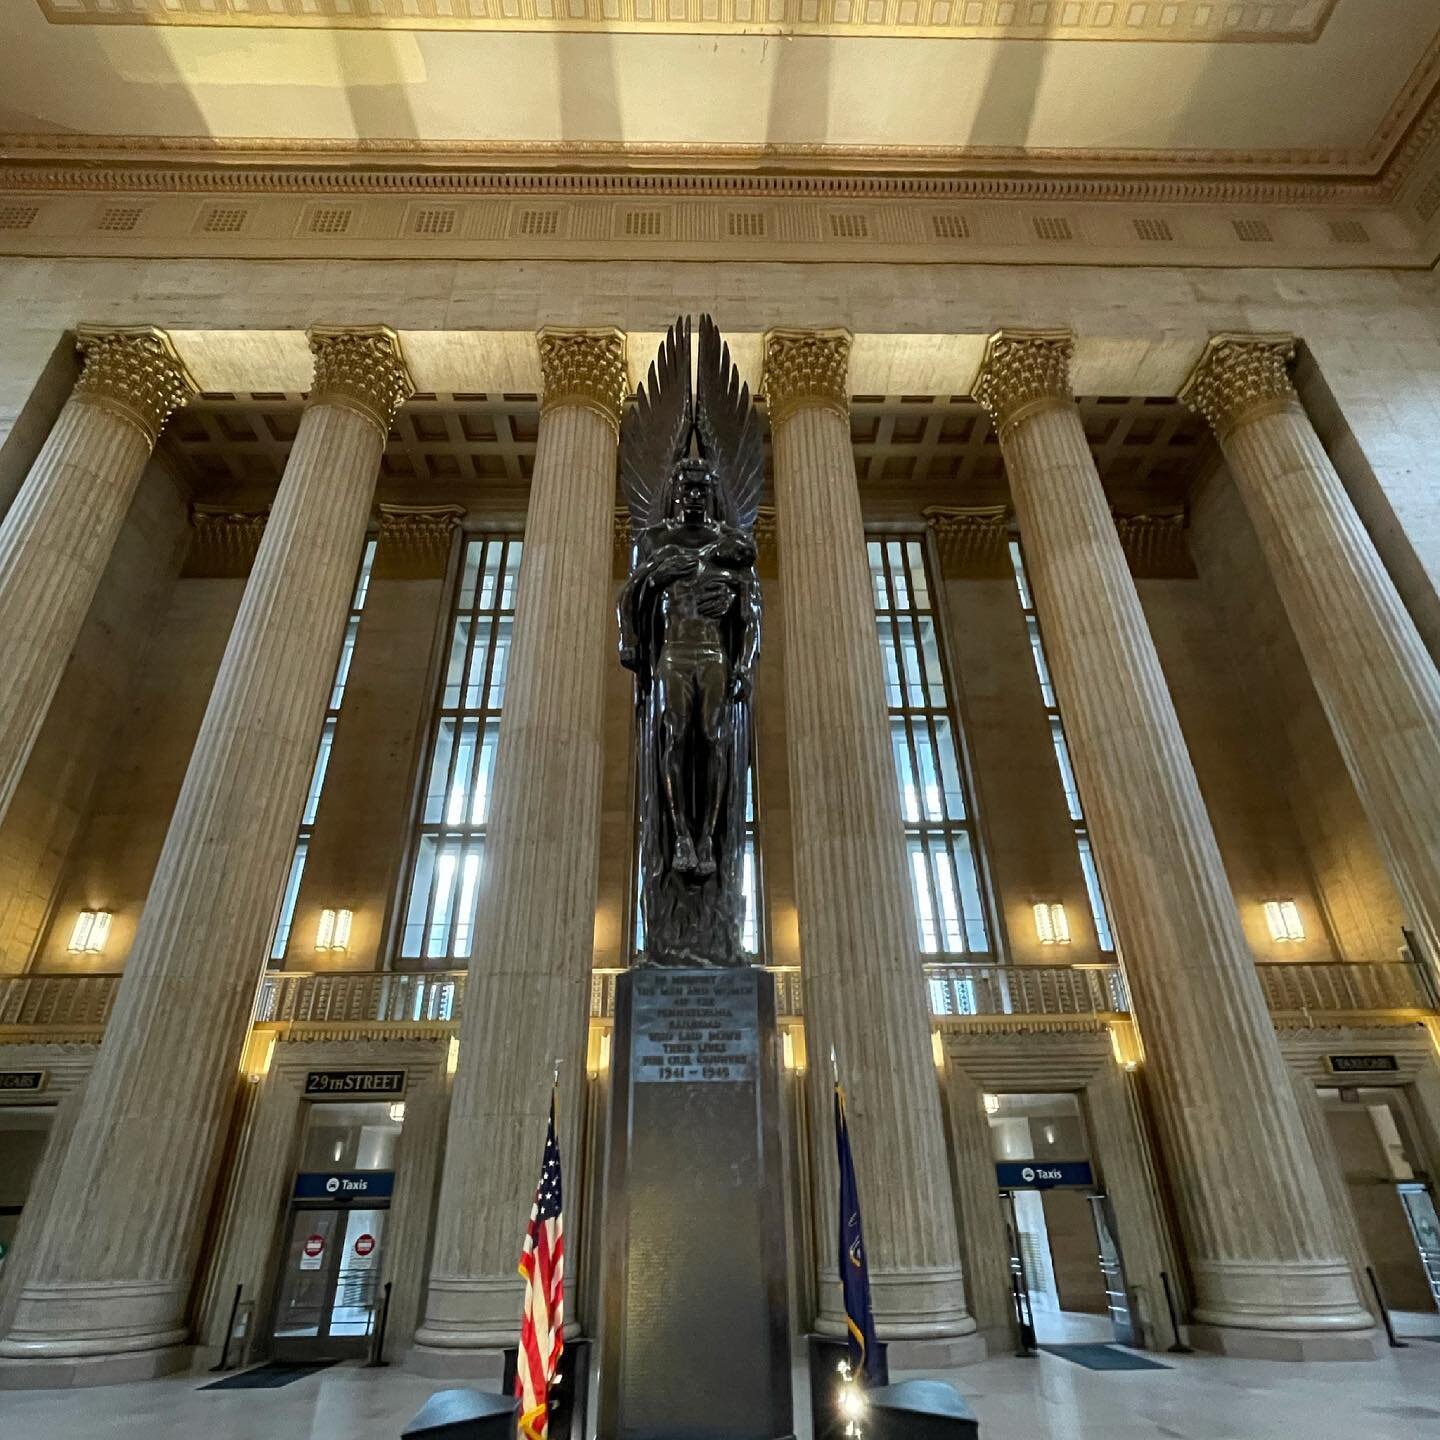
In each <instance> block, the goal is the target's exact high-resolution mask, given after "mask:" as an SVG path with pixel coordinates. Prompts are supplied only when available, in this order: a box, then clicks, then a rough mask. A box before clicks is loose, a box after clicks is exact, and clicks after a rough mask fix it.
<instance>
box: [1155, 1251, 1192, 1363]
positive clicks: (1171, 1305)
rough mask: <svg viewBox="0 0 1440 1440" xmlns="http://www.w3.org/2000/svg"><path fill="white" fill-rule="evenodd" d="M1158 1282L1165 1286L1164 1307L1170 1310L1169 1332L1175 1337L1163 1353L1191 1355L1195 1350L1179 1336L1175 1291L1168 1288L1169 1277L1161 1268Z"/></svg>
mask: <svg viewBox="0 0 1440 1440" xmlns="http://www.w3.org/2000/svg"><path fill="white" fill-rule="evenodd" d="M1160 1283H1161V1284H1162V1285H1163V1286H1164V1287H1165V1308H1166V1309H1167V1310H1168V1311H1169V1312H1170V1333H1171V1334H1172V1335H1173V1336H1174V1337H1175V1343H1174V1344H1173V1345H1172V1346H1171V1347H1170V1348H1169V1350H1167V1351H1166V1352H1165V1353H1166V1354H1167V1355H1193V1354H1194V1353H1195V1352H1194V1351H1193V1350H1192V1349H1191V1348H1190V1347H1189V1346H1188V1345H1187V1344H1186V1343H1185V1342H1184V1341H1183V1340H1182V1339H1181V1338H1180V1310H1179V1307H1178V1306H1177V1305H1176V1304H1175V1292H1174V1290H1172V1289H1171V1288H1170V1277H1169V1275H1167V1274H1166V1273H1165V1271H1163V1270H1162V1271H1161V1272H1160Z"/></svg>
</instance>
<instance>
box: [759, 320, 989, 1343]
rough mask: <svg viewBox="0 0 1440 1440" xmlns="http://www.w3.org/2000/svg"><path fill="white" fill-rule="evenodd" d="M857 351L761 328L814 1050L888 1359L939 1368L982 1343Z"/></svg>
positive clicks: (819, 1142)
mask: <svg viewBox="0 0 1440 1440" xmlns="http://www.w3.org/2000/svg"><path fill="white" fill-rule="evenodd" d="M849 352H850V337H849V336H848V335H846V334H844V333H843V332H839V331H771V332H770V333H769V334H768V335H767V336H766V339H765V380H764V390H765V394H766V397H767V400H768V404H769V414H770V424H771V429H772V433H773V447H774V448H773V455H774V471H775V491H776V506H777V511H778V517H777V529H778V535H779V551H780V580H781V591H782V595H783V619H784V636H785V644H784V650H785V711H786V722H787V730H788V735H787V738H788V745H787V749H788V753H789V768H790V802H791V818H792V824H793V827H794V835H795V881H796V897H797V901H798V909H799V916H800V943H801V950H802V953H803V963H804V976H805V1032H806V1048H807V1049H808V1051H809V1054H810V1057H811V1061H810V1063H811V1067H812V1070H813V1071H814V1072H815V1075H816V1076H819V1075H822V1074H826V1075H827V1077H828V1070H829V1057H830V1052H831V1049H832V1047H833V1049H834V1051H835V1054H836V1057H837V1059H838V1063H839V1066H840V1076H841V1079H842V1080H843V1081H844V1083H845V1089H846V1094H847V1097H848V1100H849V1110H848V1114H849V1120H850V1129H851V1135H852V1139H853V1142H854V1149H855V1164H856V1169H857V1172H858V1175H859V1181H860V1198H861V1202H862V1204H863V1206H864V1211H865V1238H866V1242H867V1245H868V1248H869V1262H870V1287H871V1298H872V1303H873V1305H874V1310H875V1318H876V1323H877V1327H878V1332H879V1335H880V1338H881V1339H883V1340H888V1341H890V1342H892V1343H891V1346H890V1356H891V1362H892V1364H894V1365H896V1366H897V1367H903V1366H905V1365H906V1363H907V1356H906V1354H905V1350H904V1345H905V1342H925V1343H926V1344H927V1346H929V1349H928V1350H927V1354H926V1359H927V1360H928V1361H930V1362H931V1363H936V1364H944V1363H950V1364H954V1363H960V1362H963V1361H965V1360H969V1359H978V1358H980V1357H981V1356H982V1355H983V1353H984V1347H983V1344H982V1343H981V1342H980V1341H979V1340H978V1338H976V1336H975V1333H974V1332H975V1322H974V1320H973V1319H972V1318H971V1317H970V1315H969V1314H968V1313H967V1311H966V1308H965V1286H964V1282H963V1279H962V1275H961V1265H960V1245H959V1240H958V1237H957V1235H956V1229H955V1206H954V1200H953V1197H952V1195H951V1192H950V1182H949V1174H948V1166H947V1160H946V1153H945V1134H944V1128H943V1123H942V1120H941V1115H940V1095H939V1086H938V1083H937V1080H936V1076H935V1066H934V1060H933V1057H932V1052H931V1048H930V1020H929V1012H928V1007H927V1004H926V997H925V984H924V972H923V971H922V969H921V962H920V947H919V942H918V939H917V934H916V925H915V916H914V902H913V901H912V899H911V895H910V880H909V876H908V873H907V870H906V860H905V840H904V828H903V824H902V821H901V818H900V797H899V787H898V785H897V782H896V778H895V763H894V758H893V756H892V754H891V750H890V723H889V717H888V715H887V713H886V708H885V687H884V680H883V676H882V672H881V665H880V646H879V641H878V639H877V638H876V633H875V613H874V603H873V598H872V591H871V585H870V571H869V565H868V562H867V558H866V551H865V533H864V528H863V526H862V524H861V518H860V496H859V489H858V486H857V483H856V478H855V460H854V454H853V451H852V449H851V445H850V426H849V421H848V418H847V416H848V391H847V386H846V371H847V367H848V362H849ZM762 703H763V700H762ZM809 1088H810V1104H811V1113H810V1122H811V1123H810V1137H811V1146H812V1157H813V1158H812V1165H813V1173H814V1176H815V1191H814V1194H815V1228H816V1252H817V1256H818V1277H817V1279H818V1287H817V1288H818V1295H819V1316H818V1318H817V1320H816V1325H815V1328H816V1329H817V1330H819V1331H821V1332H822V1333H828V1334H836V1335H841V1334H844V1333H845V1316H844V1309H843V1306H842V1304H841V1296H840V1280H839V1276H838V1274H837V1273H836V1269H835V1264H834V1259H833V1257H834V1255H835V1253H836V1248H837V1240H836V1205H837V1201H836V1197H837V1195H838V1184H839V1181H838V1176H837V1172H836V1160H835V1141H834V1126H833V1121H832V1119H831V1114H830V1090H829V1086H828V1085H826V1084H824V1083H820V1084H813V1083H812V1084H811V1086H810V1087H809ZM897 1177H903V1180H899V1179H897ZM932 1342H939V1353H937V1352H936V1351H935V1348H934V1345H933V1343H932Z"/></svg>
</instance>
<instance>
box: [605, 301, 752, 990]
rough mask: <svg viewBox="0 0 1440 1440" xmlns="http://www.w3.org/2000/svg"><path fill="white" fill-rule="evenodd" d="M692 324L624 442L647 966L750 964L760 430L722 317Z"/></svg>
mask: <svg viewBox="0 0 1440 1440" xmlns="http://www.w3.org/2000/svg"><path fill="white" fill-rule="evenodd" d="M690 333H691V332H690V321H689V320H688V319H686V318H682V319H679V320H677V321H676V322H675V323H674V325H672V326H671V327H670V333H669V335H668V336H667V337H666V339H665V342H664V343H663V344H662V345H661V347H660V351H659V354H658V355H657V356H656V359H655V362H654V363H653V364H652V365H651V366H650V374H649V377H648V381H647V383H646V384H644V385H642V386H640V388H639V389H638V390H637V392H636V395H635V404H634V405H633V406H632V407H631V409H630V411H629V413H628V414H627V415H626V417H625V422H624V424H623V425H622V427H621V431H620V476H621V481H622V483H623V485H624V489H625V498H626V501H627V502H628V504H629V508H630V539H631V543H632V555H631V562H630V577H629V579H628V580H627V581H626V582H625V588H624V589H623V590H622V591H621V594H620V662H621V664H623V665H625V666H626V667H627V668H628V669H630V670H633V671H634V672H635V705H636V724H637V727H638V732H639V800H640V904H641V913H642V916H643V920H644V931H645V953H644V955H643V957H642V958H641V961H640V963H642V964H651V965H667V966H717V965H721V966H723V965H741V964H743V963H745V961H744V956H743V954H742V952H741V949H740V922H741V920H742V918H743V898H742V894H741V873H742V867H743V860H744V849H745V797H746V782H747V771H748V767H749V756H750V697H751V693H752V690H753V687H754V679H755V662H756V659H757V658H758V656H759V651H760V581H759V578H758V577H757V575H756V573H755V534H754V531H755V512H756V510H757V508H758V506H759V504H760V490H761V486H762V484H763V481H764V469H765V462H764V453H763V450H762V448H761V438H760V421H759V417H758V416H757V415H756V413H755V411H754V409H753V407H752V406H751V404H750V389H749V386H747V385H743V384H741V382H740V376H739V373H738V372H737V370H736V369H735V366H734V364H733V363H732V362H731V359H730V347H729V346H728V345H726V344H724V343H723V342H722V340H721V339H720V332H719V331H718V330H717V329H716V328H715V324H714V322H713V321H712V320H711V319H710V317H709V316H708V315H702V316H701V317H700V344H699V353H698V356H697V360H696V377H695V385H694V392H693V395H692V391H691V355H690Z"/></svg>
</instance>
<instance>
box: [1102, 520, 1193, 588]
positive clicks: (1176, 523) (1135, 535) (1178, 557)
mask: <svg viewBox="0 0 1440 1440" xmlns="http://www.w3.org/2000/svg"><path fill="white" fill-rule="evenodd" d="M1112 513H1113V515H1114V516H1115V531H1116V534H1117V535H1118V536H1119V537H1120V548H1121V549H1122V550H1123V551H1124V552H1125V558H1126V559H1127V560H1128V561H1129V562H1130V573H1131V575H1133V576H1134V577H1135V579H1137V580H1190V579H1193V578H1194V577H1195V574H1196V571H1195V562H1194V560H1193V558H1192V557H1191V555H1190V547H1189V546H1188V545H1187V544H1186V543H1185V531H1186V528H1187V527H1188V525H1189V516H1188V515H1187V514H1186V513H1185V509H1184V507H1183V506H1178V507H1175V508H1172V509H1166V510H1147V511H1143V512H1141V513H1139V514H1129V513H1126V512H1123V511H1119V510H1114V511H1112Z"/></svg>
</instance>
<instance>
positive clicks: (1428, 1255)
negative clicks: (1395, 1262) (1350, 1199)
mask: <svg viewBox="0 0 1440 1440" xmlns="http://www.w3.org/2000/svg"><path fill="white" fill-rule="evenodd" d="M1395 1188H1396V1190H1397V1191H1398V1192H1399V1194H1400V1203H1401V1204H1402V1205H1403V1206H1404V1207H1405V1218H1406V1219H1407V1220H1408V1221H1409V1222H1410V1233H1411V1234H1412V1235H1414V1237H1415V1248H1416V1249H1417V1250H1418V1251H1419V1252H1420V1263H1421V1265H1423V1266H1424V1267H1425V1278H1426V1280H1428V1281H1429V1282H1430V1294H1431V1295H1432V1296H1433V1297H1434V1300H1435V1308H1436V1309H1437V1310H1440V1216H1437V1215H1436V1213H1435V1197H1434V1196H1433V1195H1431V1193H1430V1190H1429V1187H1428V1186H1425V1185H1422V1184H1419V1183H1418V1182H1415V1181H1412V1182H1409V1183H1407V1184H1404V1185H1397V1186H1396V1187H1395Z"/></svg>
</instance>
